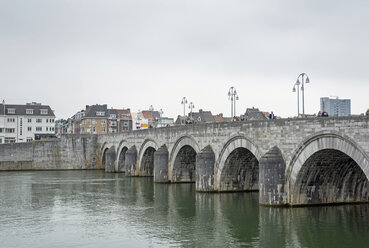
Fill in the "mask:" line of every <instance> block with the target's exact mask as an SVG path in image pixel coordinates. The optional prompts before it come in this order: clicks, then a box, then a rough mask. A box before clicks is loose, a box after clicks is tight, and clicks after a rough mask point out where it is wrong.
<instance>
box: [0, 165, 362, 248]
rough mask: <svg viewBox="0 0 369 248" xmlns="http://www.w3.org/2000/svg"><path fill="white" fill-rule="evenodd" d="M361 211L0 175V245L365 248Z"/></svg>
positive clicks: (120, 178) (144, 185)
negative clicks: (264, 204) (280, 205)
mask: <svg viewBox="0 0 369 248" xmlns="http://www.w3.org/2000/svg"><path fill="white" fill-rule="evenodd" d="M368 246H369V205H368V204H361V205H341V206H328V207H302V208H270V207H260V206H259V205H258V193H257V192H256V193H223V194H209V193H196V192H195V185H194V184H154V183H153V179H152V178H128V177H125V176H124V174H107V173H105V172H103V171H31V172H0V247H6V248H11V247H28V248H32V247H48V248H49V247H105V248H108V247H368Z"/></svg>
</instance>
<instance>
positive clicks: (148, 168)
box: [138, 139, 159, 176]
mask: <svg viewBox="0 0 369 248" xmlns="http://www.w3.org/2000/svg"><path fill="white" fill-rule="evenodd" d="M158 148H159V147H158V145H157V143H156V142H155V141H154V140H152V139H147V140H145V141H144V143H143V144H142V145H141V148H140V152H139V155H138V157H139V166H138V170H139V171H138V174H139V176H153V173H154V152H155V151H156V150H157V149H158Z"/></svg>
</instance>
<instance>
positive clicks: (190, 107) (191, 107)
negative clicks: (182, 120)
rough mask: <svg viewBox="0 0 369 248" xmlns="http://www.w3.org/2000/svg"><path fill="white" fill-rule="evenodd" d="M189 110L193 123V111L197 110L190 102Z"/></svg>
mask: <svg viewBox="0 0 369 248" xmlns="http://www.w3.org/2000/svg"><path fill="white" fill-rule="evenodd" d="M188 108H189V109H190V116H191V117H190V118H191V121H193V118H192V109H194V108H195V105H194V104H193V102H190V105H188Z"/></svg>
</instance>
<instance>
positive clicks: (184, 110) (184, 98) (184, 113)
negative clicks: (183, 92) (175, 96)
mask: <svg viewBox="0 0 369 248" xmlns="http://www.w3.org/2000/svg"><path fill="white" fill-rule="evenodd" d="M181 104H183V118H185V120H184V124H185V123H186V104H187V98H186V97H185V96H184V97H183V98H182V101H181Z"/></svg>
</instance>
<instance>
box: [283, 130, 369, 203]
mask: <svg viewBox="0 0 369 248" xmlns="http://www.w3.org/2000/svg"><path fill="white" fill-rule="evenodd" d="M287 173H288V174H287V176H288V178H287V183H288V189H289V194H288V201H289V204H291V205H305V204H330V203H349V202H367V201H369V182H368V179H369V158H368V156H367V155H366V153H365V151H364V150H363V149H361V147H360V146H359V145H357V144H356V143H355V142H354V141H353V140H351V139H350V138H348V137H345V136H342V135H340V134H338V133H336V132H330V133H320V134H318V135H315V136H311V137H309V138H307V139H306V140H305V141H304V142H302V143H301V144H300V145H299V146H298V148H297V149H296V152H295V153H294V156H293V157H292V159H291V162H290V163H289V166H288V169H287Z"/></svg>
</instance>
